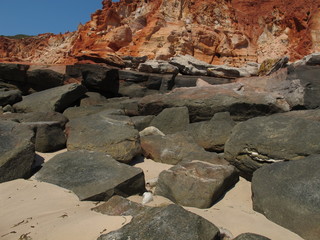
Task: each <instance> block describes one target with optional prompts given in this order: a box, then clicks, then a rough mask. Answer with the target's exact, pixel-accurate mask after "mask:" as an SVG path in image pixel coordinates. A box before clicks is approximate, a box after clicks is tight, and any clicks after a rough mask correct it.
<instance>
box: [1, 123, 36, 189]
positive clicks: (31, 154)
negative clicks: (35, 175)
mask: <svg viewBox="0 0 320 240" xmlns="http://www.w3.org/2000/svg"><path fill="white" fill-rule="evenodd" d="M34 135H35V134H34V131H33V130H32V129H31V128H29V127H27V126H24V125H21V124H19V123H15V122H12V121H0V183H1V182H6V181H10V180H14V179H17V178H23V177H30V173H31V168H32V164H33V162H34V159H35V146H34Z"/></svg>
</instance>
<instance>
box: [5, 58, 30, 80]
mask: <svg viewBox="0 0 320 240" xmlns="http://www.w3.org/2000/svg"><path fill="white" fill-rule="evenodd" d="M28 68H29V65H24V64H15V63H0V79H2V80H5V81H6V82H10V83H26V81H27V74H26V72H27V70H28Z"/></svg>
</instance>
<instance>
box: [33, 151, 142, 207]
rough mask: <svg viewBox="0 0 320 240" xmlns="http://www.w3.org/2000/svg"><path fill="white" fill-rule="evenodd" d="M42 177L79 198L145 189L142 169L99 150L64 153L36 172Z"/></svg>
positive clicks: (100, 198)
mask: <svg viewBox="0 0 320 240" xmlns="http://www.w3.org/2000/svg"><path fill="white" fill-rule="evenodd" d="M35 178H36V179H37V180H40V181H44V182H48V183H52V184H55V185H58V186H60V187H63V188H66V189H69V190H72V191H73V192H74V193H75V194H76V195H77V196H78V197H79V199H80V200H88V201H105V200H108V199H109V198H110V197H112V196H113V195H116V194H117V195H121V196H125V197H127V196H130V195H133V194H138V193H142V192H144V191H145V181H144V174H143V172H142V170H141V169H139V168H135V167H131V166H128V165H125V164H122V163H119V162H117V161H116V160H114V159H113V158H112V157H111V156H110V155H107V154H105V153H99V152H89V151H71V152H65V153H61V154H59V155H56V156H55V157H53V158H52V159H51V160H50V161H49V162H47V163H45V164H44V166H43V168H42V169H41V170H40V171H39V172H38V173H37V174H36V175H35Z"/></svg>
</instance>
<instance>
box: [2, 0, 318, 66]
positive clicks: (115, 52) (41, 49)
mask: <svg viewBox="0 0 320 240" xmlns="http://www.w3.org/2000/svg"><path fill="white" fill-rule="evenodd" d="M102 4H103V6H102V9H101V10H98V11H96V12H95V13H94V14H92V16H91V21H89V22H88V23H86V24H85V25H80V26H78V30H77V31H75V32H71V33H65V34H59V35H53V34H42V35H39V36H36V37H32V38H26V39H22V40H14V39H8V38H5V37H1V38H0V59H2V61H24V62H38V63H40V62H42V63H51V64H52V63H74V62H77V61H89V62H90V61H91V62H92V61H94V62H105V63H112V64H114V65H118V66H120V65H123V61H122V60H121V59H120V58H119V57H118V56H119V55H122V56H128V55H129V56H148V57H149V58H155V59H163V60H167V59H169V58H170V57H173V56H175V55H177V54H182V55H185V54H189V55H192V56H194V57H196V58H198V59H200V60H203V61H206V62H208V63H213V64H223V63H225V64H229V65H234V66H239V65H242V64H243V63H245V62H252V61H258V62H262V61H263V60H264V58H265V57H266V56H267V57H268V58H275V57H279V56H282V55H289V56H290V59H291V60H295V59H298V58H301V57H302V56H304V55H307V54H308V53H310V52H314V51H319V47H320V40H319V39H320V38H319V36H320V20H319V15H320V11H319V9H318V4H319V2H318V0H304V1H300V0H293V1H290V0H285V1H281V2H279V1H276V0H270V1H264V0H258V1H255V2H252V1H250V0H233V1H222V0H219V1H216V0H210V1H206V0H199V1H195V0H155V1H140V0H132V1H127V0H121V1H120V2H114V3H113V2H112V1H111V0H104V1H103V2H102ZM297 9H298V10H299V11H297ZM257 12H258V13H259V16H258V17H257Z"/></svg>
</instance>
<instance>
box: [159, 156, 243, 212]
mask: <svg viewBox="0 0 320 240" xmlns="http://www.w3.org/2000/svg"><path fill="white" fill-rule="evenodd" d="M238 180H239V176H238V173H237V171H236V169H235V168H234V167H233V166H231V165H216V164H209V163H205V162H199V161H193V162H188V163H181V164H179V165H176V166H174V167H172V168H170V169H169V170H166V171H162V172H161V173H160V175H159V179H158V183H157V187H156V190H155V194H157V195H161V196H164V197H166V198H169V199H170V200H171V201H173V202H175V203H177V204H181V205H183V206H189V207H196V208H209V207H211V206H212V205H213V204H214V202H215V201H217V200H218V199H219V198H220V197H221V196H222V195H223V194H224V193H225V192H226V191H227V190H229V189H230V188H231V187H232V186H233V185H234V184H235V183H236V182H238Z"/></svg>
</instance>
